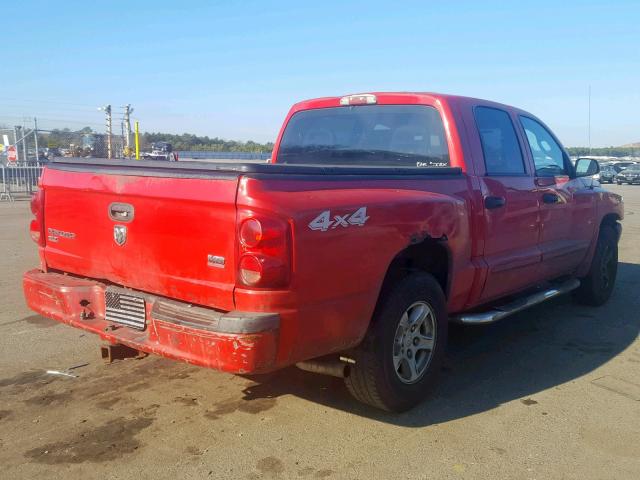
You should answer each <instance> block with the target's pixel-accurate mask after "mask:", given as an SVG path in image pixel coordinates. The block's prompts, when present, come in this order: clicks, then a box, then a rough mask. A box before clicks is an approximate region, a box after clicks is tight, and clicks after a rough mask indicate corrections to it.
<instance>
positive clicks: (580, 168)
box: [576, 158, 600, 177]
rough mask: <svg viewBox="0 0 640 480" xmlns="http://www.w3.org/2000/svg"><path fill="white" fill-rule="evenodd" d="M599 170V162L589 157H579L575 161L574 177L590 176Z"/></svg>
mask: <svg viewBox="0 0 640 480" xmlns="http://www.w3.org/2000/svg"><path fill="white" fill-rule="evenodd" d="M599 172H600V164H599V163H598V162H597V161H596V160H593V159H591V158H579V159H578V161H577V162H576V177H592V176H594V175H595V174H596V173H599Z"/></svg>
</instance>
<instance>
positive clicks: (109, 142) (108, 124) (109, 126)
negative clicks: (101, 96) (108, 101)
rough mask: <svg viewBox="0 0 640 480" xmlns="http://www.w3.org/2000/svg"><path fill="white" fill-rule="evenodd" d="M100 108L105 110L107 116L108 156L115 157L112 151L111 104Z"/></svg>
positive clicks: (109, 157)
mask: <svg viewBox="0 0 640 480" xmlns="http://www.w3.org/2000/svg"><path fill="white" fill-rule="evenodd" d="M98 110H104V113H105V115H106V117H107V158H108V159H111V158H112V157H113V155H112V152H111V137H112V131H111V105H107V106H105V107H100V108H98Z"/></svg>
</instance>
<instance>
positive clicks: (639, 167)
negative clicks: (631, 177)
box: [625, 165, 640, 172]
mask: <svg viewBox="0 0 640 480" xmlns="http://www.w3.org/2000/svg"><path fill="white" fill-rule="evenodd" d="M625 170H626V171H627V172H631V171H634V172H637V171H638V170H640V165H629V166H628V167H627V168H626V169H625Z"/></svg>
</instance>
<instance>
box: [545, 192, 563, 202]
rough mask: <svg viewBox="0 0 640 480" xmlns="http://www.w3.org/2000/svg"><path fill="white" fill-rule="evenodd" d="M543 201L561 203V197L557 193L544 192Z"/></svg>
mask: <svg viewBox="0 0 640 480" xmlns="http://www.w3.org/2000/svg"><path fill="white" fill-rule="evenodd" d="M542 201H543V202H544V203H559V202H560V197H559V196H558V195H556V194H555V193H543V194H542Z"/></svg>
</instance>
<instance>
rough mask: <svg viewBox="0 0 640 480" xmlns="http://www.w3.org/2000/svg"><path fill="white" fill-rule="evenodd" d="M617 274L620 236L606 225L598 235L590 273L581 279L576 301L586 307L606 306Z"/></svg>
mask: <svg viewBox="0 0 640 480" xmlns="http://www.w3.org/2000/svg"><path fill="white" fill-rule="evenodd" d="M617 273H618V234H617V232H616V231H615V229H614V227H612V226H611V225H604V226H602V227H601V228H600V233H599V234H598V243H597V245H596V251H595V252H594V254H593V259H592V260H591V268H590V269H589V273H588V274H587V276H586V277H584V278H582V279H581V284H580V287H579V288H578V289H577V290H576V294H575V296H576V299H577V300H578V301H579V302H580V303H584V304H585V305H593V306H600V305H602V304H604V303H605V302H606V301H607V300H609V297H610V296H611V292H612V291H613V286H614V285H615V282H616V276H617Z"/></svg>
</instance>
